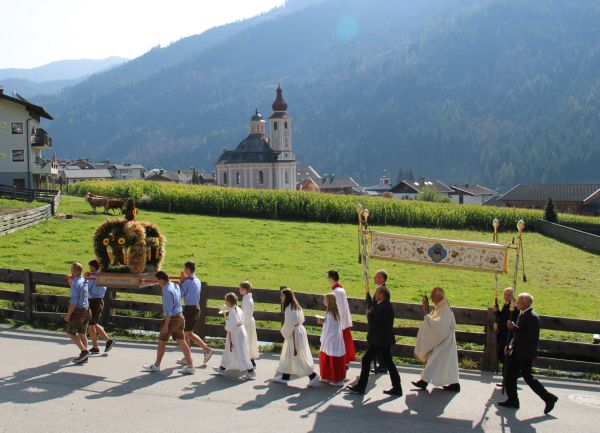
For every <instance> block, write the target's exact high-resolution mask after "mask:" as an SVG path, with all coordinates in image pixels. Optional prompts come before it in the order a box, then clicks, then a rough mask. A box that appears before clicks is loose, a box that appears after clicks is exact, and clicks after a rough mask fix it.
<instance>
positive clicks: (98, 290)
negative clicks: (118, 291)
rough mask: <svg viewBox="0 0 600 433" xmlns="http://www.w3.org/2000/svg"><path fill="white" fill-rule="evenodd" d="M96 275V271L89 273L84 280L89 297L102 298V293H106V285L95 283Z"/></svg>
mask: <svg viewBox="0 0 600 433" xmlns="http://www.w3.org/2000/svg"><path fill="white" fill-rule="evenodd" d="M97 276H98V274H97V273H96V274H91V275H90V279H88V280H86V281H87V285H88V293H89V297H90V299H104V295H105V294H106V287H104V286H97V285H96V277H97Z"/></svg>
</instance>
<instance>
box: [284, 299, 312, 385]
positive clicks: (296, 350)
mask: <svg viewBox="0 0 600 433" xmlns="http://www.w3.org/2000/svg"><path fill="white" fill-rule="evenodd" d="M303 323H304V313H303V312H302V309H301V308H299V309H297V310H294V309H292V307H291V306H290V305H288V307H287V308H286V309H285V320H284V322H283V326H282V327H281V335H282V336H283V338H284V339H285V340H284V342H283V348H282V350H281V357H280V358H279V367H278V368H277V371H278V372H279V373H281V374H291V375H295V376H308V375H310V374H312V373H313V370H314V367H315V363H314V360H313V357H312V353H311V352H310V346H309V345H308V337H307V335H306V329H305V328H304V325H303Z"/></svg>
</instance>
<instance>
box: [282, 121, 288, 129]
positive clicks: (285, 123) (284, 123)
mask: <svg viewBox="0 0 600 433" xmlns="http://www.w3.org/2000/svg"><path fill="white" fill-rule="evenodd" d="M283 129H287V121H285V122H283Z"/></svg>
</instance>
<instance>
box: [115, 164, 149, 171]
mask: <svg viewBox="0 0 600 433" xmlns="http://www.w3.org/2000/svg"><path fill="white" fill-rule="evenodd" d="M109 166H110V168H114V169H116V170H129V169H135V170H144V168H145V167H144V166H143V165H141V164H110V165H109Z"/></svg>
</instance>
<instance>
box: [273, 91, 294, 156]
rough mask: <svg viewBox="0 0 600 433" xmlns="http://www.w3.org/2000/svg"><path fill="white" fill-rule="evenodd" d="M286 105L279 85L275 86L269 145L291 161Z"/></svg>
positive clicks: (289, 122)
mask: <svg viewBox="0 0 600 433" xmlns="http://www.w3.org/2000/svg"><path fill="white" fill-rule="evenodd" d="M287 107H288V106H287V103H286V102H285V100H284V99H283V90H282V89H281V85H278V86H277V97H276V98H275V102H273V105H272V108H273V114H272V115H271V117H269V134H270V137H269V143H270V144H271V148H272V149H273V150H274V151H276V152H285V153H286V154H288V155H289V156H288V157H287V158H285V159H293V158H294V157H293V154H292V118H291V117H290V115H289V114H288V113H287Z"/></svg>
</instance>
